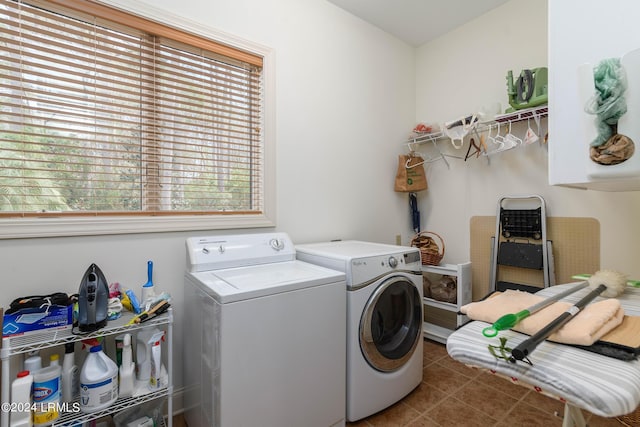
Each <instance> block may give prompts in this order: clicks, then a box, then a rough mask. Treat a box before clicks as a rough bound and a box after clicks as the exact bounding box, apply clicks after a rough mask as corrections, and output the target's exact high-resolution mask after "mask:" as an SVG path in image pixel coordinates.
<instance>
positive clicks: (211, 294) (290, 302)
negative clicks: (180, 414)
mask: <svg viewBox="0 0 640 427" xmlns="http://www.w3.org/2000/svg"><path fill="white" fill-rule="evenodd" d="M184 294H185V312H184V315H185V320H184V342H185V346H184V382H185V398H184V404H185V416H186V421H187V423H188V425H189V427H211V426H222V427H227V426H229V427H230V426H233V427H243V426H244V427H255V426H273V427H287V426H291V427H297V426H317V427H327V426H343V425H344V424H345V388H346V386H345V375H346V374H345V365H346V360H345V358H346V356H345V355H346V336H345V322H346V308H345V307H346V292H345V274H344V273H342V272H339V271H334V270H330V269H327V268H324V267H320V266H317V265H313V264H310V263H306V262H303V261H300V260H297V259H296V256H295V248H294V245H293V243H292V242H291V240H290V239H289V237H288V236H287V235H286V234H284V233H265V234H247V235H236V236H212V237H198V238H189V239H188V240H187V272H186V274H185V286H184Z"/></svg>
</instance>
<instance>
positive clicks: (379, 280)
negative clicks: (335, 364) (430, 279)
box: [296, 240, 423, 421]
mask: <svg viewBox="0 0 640 427" xmlns="http://www.w3.org/2000/svg"><path fill="white" fill-rule="evenodd" d="M296 252H297V257H298V259H299V260H303V261H306V262H310V263H314V264H317V265H321V266H324V267H327V268H331V269H334V270H339V271H343V272H345V273H346V280H347V420H348V421H356V420H359V419H361V418H364V417H367V416H369V415H371V414H374V413H376V412H378V411H381V410H383V409H385V408H387V407H389V406H390V405H392V404H394V403H395V402H397V401H398V400H400V399H402V398H403V397H404V396H406V395H407V394H409V392H411V391H412V390H413V389H414V388H415V387H417V386H418V384H420V382H421V381H422V352H423V348H422V347H423V346H422V322H423V316H422V313H423V309H422V272H421V263H420V252H419V250H418V249H417V248H410V247H402V246H392V245H383V244H378V243H370V242H360V241H353V240H352V241H336V242H327V243H312V244H303V245H297V246H296Z"/></svg>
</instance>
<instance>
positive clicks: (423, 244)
mask: <svg viewBox="0 0 640 427" xmlns="http://www.w3.org/2000/svg"><path fill="white" fill-rule="evenodd" d="M431 236H435V237H437V238H438V240H439V241H440V244H438V243H437V242H436V241H435V239H434V238H433V237H431ZM411 246H413V247H415V248H418V249H419V250H420V258H421V259H422V263H423V264H425V265H438V264H440V261H442V258H443V257H444V240H442V237H440V235H438V234H437V233H434V232H433V231H421V232H420V233H418V234H416V235H415V236H414V237H413V239H411Z"/></svg>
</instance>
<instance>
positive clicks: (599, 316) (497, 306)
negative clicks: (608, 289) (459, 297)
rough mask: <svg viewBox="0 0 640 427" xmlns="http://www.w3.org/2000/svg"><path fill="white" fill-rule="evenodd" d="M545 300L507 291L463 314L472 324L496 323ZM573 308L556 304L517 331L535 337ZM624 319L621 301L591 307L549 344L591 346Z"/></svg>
mask: <svg viewBox="0 0 640 427" xmlns="http://www.w3.org/2000/svg"><path fill="white" fill-rule="evenodd" d="M544 299H545V298H543V297H540V296H537V295H534V294H531V293H528V292H522V291H515V290H507V291H505V292H502V293H499V294H497V295H495V296H492V297H490V298H487V299H485V300H483V301H478V302H472V303H470V304H467V305H464V306H462V307H461V308H460V311H461V312H462V313H464V314H466V315H467V316H469V318H470V319H472V320H481V321H484V322H487V323H493V322H495V321H496V320H498V319H499V318H500V317H502V316H503V315H505V314H509V313H514V314H515V313H517V312H519V311H521V310H525V309H527V308H528V307H531V306H532V305H534V304H537V303H538V302H540V301H543V300H544ZM571 306H572V304H570V303H566V302H560V301H559V302H555V303H553V304H551V305H549V306H547V307H545V308H543V309H542V310H540V311H538V312H536V313H534V314H532V315H530V316H529V317H527V318H526V319H524V320H522V321H521V322H520V323H518V324H517V325H516V326H515V327H514V328H513V330H515V331H518V332H523V333H525V334H528V335H534V334H535V333H536V332H538V331H539V330H540V329H542V328H544V327H545V326H546V325H548V324H549V323H551V322H552V321H553V320H554V319H555V318H556V317H558V316H559V315H561V314H562V313H564V312H565V311H566V310H567V309H568V308H570V307H571ZM623 317H624V309H623V308H622V307H621V306H620V301H618V300H617V299H614V298H611V299H605V300H601V301H598V302H595V303H592V304H589V305H587V306H586V307H585V308H584V309H583V310H581V311H580V312H579V313H578V314H577V315H576V316H575V317H574V318H572V319H571V320H570V321H569V322H568V323H566V324H565V325H564V326H563V327H562V328H560V329H558V330H557V331H556V332H554V333H553V334H551V336H549V338H548V340H550V341H555V342H559V343H564V344H575V345H591V344H593V343H594V342H596V341H598V340H599V339H600V338H601V337H602V336H603V335H605V334H606V333H607V332H609V331H611V330H612V329H614V328H615V327H616V326H618V325H619V324H620V323H622V319H623Z"/></svg>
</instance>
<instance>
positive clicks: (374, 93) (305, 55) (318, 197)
mask: <svg viewBox="0 0 640 427" xmlns="http://www.w3.org/2000/svg"><path fill="white" fill-rule="evenodd" d="M112 3H120V4H123V5H128V6H131V5H132V4H134V5H135V4H137V5H138V6H139V5H141V4H142V2H131V1H127V0H118V1H114V2H112ZM146 3H148V4H149V5H155V7H157V8H162V9H164V10H166V11H168V12H170V13H173V14H175V15H179V16H181V17H183V18H187V19H190V20H193V21H196V22H198V23H199V24H200V25H207V26H209V27H211V28H213V29H216V30H222V31H225V32H228V33H231V34H233V35H236V36H240V37H243V38H246V39H248V40H250V41H252V42H255V43H259V44H262V45H266V46H268V47H271V48H273V49H275V53H276V67H277V68H276V73H277V74H276V75H277V81H276V86H277V94H276V106H277V107H276V108H277V111H276V115H277V123H276V135H277V141H276V144H277V148H276V149H277V214H278V218H277V223H278V225H277V229H278V230H279V231H285V232H288V233H289V234H290V236H291V237H292V239H293V240H294V242H296V243H303V242H309V241H318V240H328V239H334V238H343V239H347V238H356V239H367V240H372V241H380V242H386V243H393V242H395V235H396V234H398V233H400V232H403V233H404V236H405V240H406V239H407V238H408V234H407V233H408V230H409V225H408V221H409V220H408V213H407V211H408V209H407V207H406V203H405V202H406V201H405V199H404V198H403V197H402V196H401V195H398V194H396V193H394V192H393V179H394V174H395V167H396V163H397V155H398V153H399V152H400V150H401V145H400V142H401V141H402V139H403V138H404V135H405V133H406V129H410V128H411V127H412V126H413V115H414V105H415V93H414V81H415V75H414V70H415V68H414V50H413V48H411V47H409V46H408V45H406V44H404V43H402V42H400V41H398V40H397V39H395V38H392V37H391V36H389V35H387V34H385V33H383V32H382V31H381V30H379V29H377V28H374V27H372V26H370V25H368V24H365V23H364V22H363V21H361V20H359V19H357V18H355V17H353V16H352V15H349V14H347V13H346V12H344V11H342V10H341V9H339V8H337V7H336V6H334V5H332V4H330V3H328V2H326V1H325V0H307V1H304V2H300V1H296V0H260V1H255V0H253V1H251V0H243V1H239V0H224V1H209V0H191V1H181V2H176V1H174V0H163V1H151V0H149V1H147V2H146ZM247 10H251V13H249V14H247V13H245V12H246V11H247ZM255 231H256V230H243V231H242V232H255ZM231 232H237V230H236V231H231ZM202 233H207V232H202ZM217 233H221V232H217ZM197 234H201V233H197V232H190V233H160V234H138V235H117V236H96V237H72V238H47V239H24V240H2V241H0V260H1V261H0V263H1V266H2V268H1V275H0V279H1V281H2V296H1V297H0V305H2V306H3V307H7V306H8V305H9V303H10V302H11V301H12V300H13V299H14V298H16V297H19V296H25V295H32V294H44V293H50V292H54V291H64V292H68V293H74V292H77V290H78V286H79V283H80V280H81V278H82V275H83V273H84V271H85V269H86V268H87V267H88V266H89V264H91V263H92V262H95V263H97V264H98V265H99V266H100V268H101V269H102V270H103V271H104V273H105V275H106V277H107V280H108V281H109V282H116V281H117V282H120V283H121V284H123V285H125V286H128V287H131V288H134V289H139V287H140V286H141V285H142V284H143V283H145V282H146V262H147V260H149V259H151V260H153V261H154V267H155V274H154V282H155V284H156V286H157V287H158V288H159V289H160V290H166V291H168V292H170V293H171V294H172V295H173V298H174V307H175V314H176V324H175V328H176V332H177V333H176V334H175V336H176V338H177V339H176V340H175V341H176V342H175V343H173V345H174V348H175V351H174V355H176V358H175V359H176V360H175V364H174V366H176V368H177V372H176V376H175V379H176V384H177V385H178V386H180V384H181V383H182V376H181V372H180V370H181V365H182V358H181V353H182V351H181V345H182V340H181V334H182V331H181V327H182V321H181V319H182V311H183V310H184V307H183V305H182V284H183V278H182V276H183V272H184V268H185V249H184V241H185V238H186V237H187V236H189V235H197ZM211 234H213V233H211Z"/></svg>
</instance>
